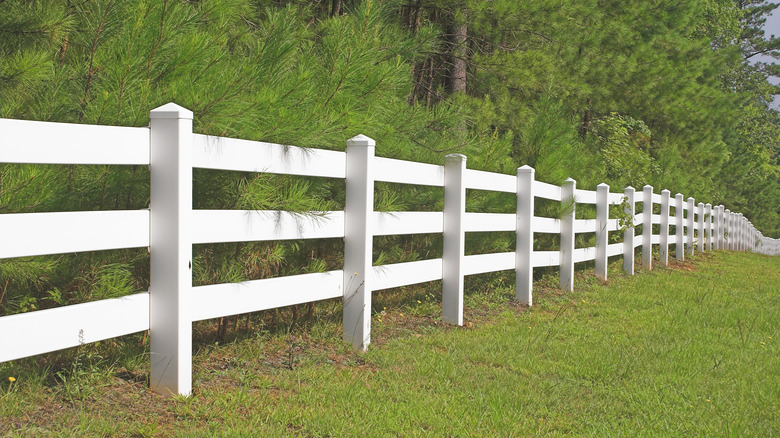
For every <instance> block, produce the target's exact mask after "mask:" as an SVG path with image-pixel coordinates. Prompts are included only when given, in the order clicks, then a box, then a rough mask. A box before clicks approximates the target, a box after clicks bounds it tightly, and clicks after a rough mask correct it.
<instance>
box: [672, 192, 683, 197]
mask: <svg viewBox="0 0 780 438" xmlns="http://www.w3.org/2000/svg"><path fill="white" fill-rule="evenodd" d="M674 197H675V198H678V197H679V198H682V197H683V194H682V193H678V194H676V195H674Z"/></svg>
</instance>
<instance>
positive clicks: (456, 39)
mask: <svg viewBox="0 0 780 438" xmlns="http://www.w3.org/2000/svg"><path fill="white" fill-rule="evenodd" d="M467 36H468V24H467V23H466V20H465V19H464V20H463V22H462V23H455V26H454V29H453V32H452V43H453V49H452V92H453V93H461V92H465V91H466V60H467V59H468V46H467V41H466V40H467Z"/></svg>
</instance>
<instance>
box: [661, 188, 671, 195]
mask: <svg viewBox="0 0 780 438" xmlns="http://www.w3.org/2000/svg"><path fill="white" fill-rule="evenodd" d="M661 194H662V195H664V194H665V195H669V196H671V194H672V192H670V191H669V190H667V189H663V190H661Z"/></svg>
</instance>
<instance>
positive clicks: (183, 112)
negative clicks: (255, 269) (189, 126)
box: [149, 102, 192, 120]
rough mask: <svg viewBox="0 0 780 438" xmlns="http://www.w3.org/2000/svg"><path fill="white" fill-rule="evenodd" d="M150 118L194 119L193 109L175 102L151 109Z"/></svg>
mask: <svg viewBox="0 0 780 438" xmlns="http://www.w3.org/2000/svg"><path fill="white" fill-rule="evenodd" d="M149 118H152V119H189V120H192V111H190V110H188V109H187V108H184V107H183V106H179V105H176V104H175V103H173V102H169V103H166V104H165V105H163V106H160V107H157V108H155V109H153V110H151V111H149Z"/></svg>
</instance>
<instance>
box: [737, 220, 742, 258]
mask: <svg viewBox="0 0 780 438" xmlns="http://www.w3.org/2000/svg"><path fill="white" fill-rule="evenodd" d="M742 225H743V223H742V213H737V227H736V228H737V251H742Z"/></svg>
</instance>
